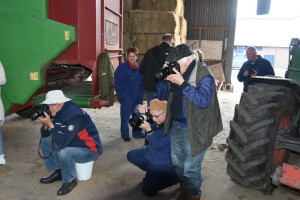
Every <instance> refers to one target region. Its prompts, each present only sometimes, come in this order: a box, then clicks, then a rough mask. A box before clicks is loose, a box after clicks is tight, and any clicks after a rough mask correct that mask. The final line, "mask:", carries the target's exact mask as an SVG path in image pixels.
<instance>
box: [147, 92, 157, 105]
mask: <svg viewBox="0 0 300 200" xmlns="http://www.w3.org/2000/svg"><path fill="white" fill-rule="evenodd" d="M155 98H157V95H156V92H147V104H148V106H150V101H152V100H153V99H155Z"/></svg>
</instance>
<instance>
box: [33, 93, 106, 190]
mask: <svg viewBox="0 0 300 200" xmlns="http://www.w3.org/2000/svg"><path fill="white" fill-rule="evenodd" d="M42 104H46V105H48V106H49V110H50V115H48V114H47V113H46V112H44V115H45V117H42V116H41V117H39V118H37V121H38V122H40V123H41V124H43V126H42V127H41V135H42V138H41V144H40V145H41V149H42V152H43V158H44V159H45V164H46V168H47V170H48V171H49V172H50V171H54V173H52V174H51V175H50V176H49V177H44V178H41V179H40V183H42V184H49V183H53V182H55V181H58V180H62V182H63V185H62V187H61V188H60V189H59V190H58V191H57V194H58V195H65V194H67V193H69V192H71V191H72V190H73V188H74V187H76V185H77V179H76V168H75V166H76V163H86V162H90V161H94V160H96V159H98V157H99V155H101V154H102V152H103V150H102V145H101V141H100V137H99V133H98V131H97V129H96V126H95V124H94V123H93V121H92V120H91V118H90V116H89V115H88V114H87V113H86V112H84V111H83V110H82V109H81V108H80V107H79V106H78V105H76V104H75V103H72V102H71V99H69V98H67V97H65V95H64V94H63V92H62V91H61V90H52V91H49V92H48V93H47V95H46V99H45V101H43V102H42Z"/></svg>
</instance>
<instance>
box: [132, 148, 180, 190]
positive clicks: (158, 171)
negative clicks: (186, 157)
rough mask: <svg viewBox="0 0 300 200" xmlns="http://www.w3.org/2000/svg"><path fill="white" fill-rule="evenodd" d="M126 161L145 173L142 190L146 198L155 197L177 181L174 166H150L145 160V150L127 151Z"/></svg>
mask: <svg viewBox="0 0 300 200" xmlns="http://www.w3.org/2000/svg"><path fill="white" fill-rule="evenodd" d="M127 159H128V161H129V162H131V163H132V164H134V165H136V166H137V167H139V168H140V169H142V170H144V171H146V176H145V178H144V181H143V189H142V190H143V193H144V194H145V195H147V196H152V195H155V194H156V193H157V192H158V191H160V190H163V189H165V188H167V187H170V186H172V185H174V184H176V183H178V181H179V180H178V178H177V176H176V173H175V170H174V166H167V165H155V164H151V162H150V161H149V160H148V159H147V158H146V148H139V149H134V150H131V151H129V152H128V153H127Z"/></svg>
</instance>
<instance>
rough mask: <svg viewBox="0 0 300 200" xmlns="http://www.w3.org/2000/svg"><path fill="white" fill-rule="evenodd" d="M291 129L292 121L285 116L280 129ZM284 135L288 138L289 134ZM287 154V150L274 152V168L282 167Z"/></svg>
mask: <svg viewBox="0 0 300 200" xmlns="http://www.w3.org/2000/svg"><path fill="white" fill-rule="evenodd" d="M289 127H290V119H289V116H288V115H285V116H284V117H283V118H282V119H281V122H280V126H279V128H280V129H287V130H288V129H289ZM283 135H285V136H288V135H289V134H288V133H284V134H283ZM285 152H286V150H285V149H280V150H274V153H273V166H274V167H277V166H278V165H281V163H282V161H283V159H284V156H285Z"/></svg>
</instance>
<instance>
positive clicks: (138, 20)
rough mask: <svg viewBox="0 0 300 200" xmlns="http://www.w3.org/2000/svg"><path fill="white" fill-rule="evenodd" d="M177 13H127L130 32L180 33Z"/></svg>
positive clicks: (136, 11)
mask: <svg viewBox="0 0 300 200" xmlns="http://www.w3.org/2000/svg"><path fill="white" fill-rule="evenodd" d="M179 18H180V17H179V15H176V14H174V13H173V12H161V11H140V10H134V11H130V13H129V20H130V22H129V23H130V30H131V32H132V33H170V34H172V35H179V34H180V28H181V27H180V19H179Z"/></svg>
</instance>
